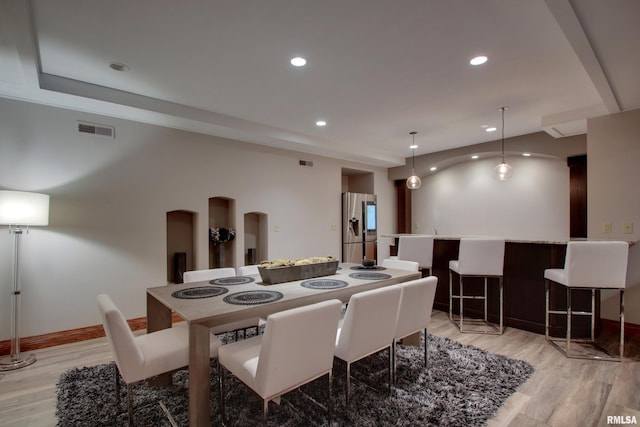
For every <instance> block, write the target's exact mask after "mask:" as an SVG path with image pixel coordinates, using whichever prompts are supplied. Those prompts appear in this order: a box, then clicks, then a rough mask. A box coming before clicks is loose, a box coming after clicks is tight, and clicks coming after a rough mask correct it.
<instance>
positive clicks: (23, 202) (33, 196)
mask: <svg viewBox="0 0 640 427" xmlns="http://www.w3.org/2000/svg"><path fill="white" fill-rule="evenodd" d="M0 225H8V226H9V233H10V234H13V294H12V296H13V307H12V308H13V309H12V313H11V314H12V316H11V354H10V355H9V356H7V357H4V358H2V359H0V371H11V370H14V369H19V368H23V367H25V366H28V365H31V364H32V363H33V362H35V361H36V357H35V356H34V355H33V354H27V355H21V354H20V238H21V237H22V234H23V231H25V230H26V231H27V233H28V232H29V226H31V225H49V196H48V195H46V194H40V193H27V192H24V191H5V190H0Z"/></svg>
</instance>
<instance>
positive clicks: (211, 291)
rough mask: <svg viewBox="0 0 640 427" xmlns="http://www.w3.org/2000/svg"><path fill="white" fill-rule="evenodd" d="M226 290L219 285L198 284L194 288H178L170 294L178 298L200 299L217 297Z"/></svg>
mask: <svg viewBox="0 0 640 427" xmlns="http://www.w3.org/2000/svg"><path fill="white" fill-rule="evenodd" d="M227 292H229V290H228V289H226V288H221V287H219V286H198V287H196V288H187V289H180V290H179V291H175V292H174V293H172V294H171V296H172V297H174V298H178V299H200V298H211V297H217V296H218V295H222V294H226V293H227Z"/></svg>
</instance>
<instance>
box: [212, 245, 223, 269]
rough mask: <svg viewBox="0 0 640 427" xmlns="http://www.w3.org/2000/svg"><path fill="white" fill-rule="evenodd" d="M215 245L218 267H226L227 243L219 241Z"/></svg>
mask: <svg viewBox="0 0 640 427" xmlns="http://www.w3.org/2000/svg"><path fill="white" fill-rule="evenodd" d="M214 246H215V262H216V267H218V268H221V267H225V252H226V247H225V246H226V245H225V244H224V243H218V244H217V245H214Z"/></svg>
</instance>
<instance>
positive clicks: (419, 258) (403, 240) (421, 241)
mask: <svg viewBox="0 0 640 427" xmlns="http://www.w3.org/2000/svg"><path fill="white" fill-rule="evenodd" d="M398 259H400V260H403V261H415V262H417V263H418V265H419V266H420V268H431V267H432V264H433V236H400V238H399V240H398Z"/></svg>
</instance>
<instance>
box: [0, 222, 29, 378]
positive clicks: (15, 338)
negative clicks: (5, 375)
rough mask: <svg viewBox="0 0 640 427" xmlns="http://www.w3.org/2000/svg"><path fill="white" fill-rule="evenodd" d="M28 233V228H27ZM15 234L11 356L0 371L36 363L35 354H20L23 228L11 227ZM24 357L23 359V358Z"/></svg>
mask: <svg viewBox="0 0 640 427" xmlns="http://www.w3.org/2000/svg"><path fill="white" fill-rule="evenodd" d="M27 232H28V228H27ZM9 233H11V234H13V295H12V296H13V306H12V313H11V354H10V355H9V356H7V357H4V358H2V359H0V371H11V370H14V369H20V368H23V367H25V366H29V365H31V364H32V363H33V362H35V361H36V356H35V355H33V354H27V355H24V356H23V355H21V354H20V243H21V238H22V233H23V228H22V227H21V226H19V225H18V226H15V227H9ZM21 356H22V357H21Z"/></svg>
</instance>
